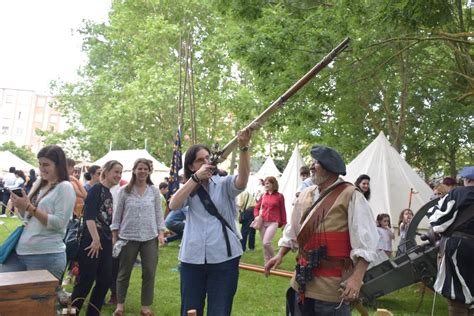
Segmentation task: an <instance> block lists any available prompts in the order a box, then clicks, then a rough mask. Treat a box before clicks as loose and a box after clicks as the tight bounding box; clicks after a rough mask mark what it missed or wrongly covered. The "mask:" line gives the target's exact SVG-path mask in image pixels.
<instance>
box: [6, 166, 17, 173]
mask: <svg viewBox="0 0 474 316" xmlns="http://www.w3.org/2000/svg"><path fill="white" fill-rule="evenodd" d="M15 171H16V168H15V167H10V169H9V170H8V172H10V173H15Z"/></svg>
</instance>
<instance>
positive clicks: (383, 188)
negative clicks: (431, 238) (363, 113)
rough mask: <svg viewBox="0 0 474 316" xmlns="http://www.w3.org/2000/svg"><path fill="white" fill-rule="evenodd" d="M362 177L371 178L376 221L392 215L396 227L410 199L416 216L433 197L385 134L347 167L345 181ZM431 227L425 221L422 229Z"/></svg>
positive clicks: (393, 224)
mask: <svg viewBox="0 0 474 316" xmlns="http://www.w3.org/2000/svg"><path fill="white" fill-rule="evenodd" d="M361 174H367V175H368V176H369V177H370V190H371V195H370V200H369V203H370V206H371V208H372V212H373V213H374V220H375V217H376V216H377V214H380V213H388V214H390V217H391V222H392V226H395V227H397V226H398V223H397V222H398V218H399V215H400V212H401V211H402V210H403V209H405V208H407V207H408V206H409V204H410V196H411V205H410V208H411V209H412V210H413V212H414V213H416V212H417V211H418V209H419V208H420V207H421V206H423V205H424V204H425V203H427V202H428V201H429V200H430V196H431V195H432V190H431V189H430V187H429V186H428V185H427V184H426V183H425V182H424V181H423V179H421V178H420V176H418V174H417V173H416V172H415V171H414V170H413V169H412V168H411V167H410V165H408V163H407V162H406V161H405V160H404V159H403V158H402V157H401V156H400V154H399V153H398V152H397V151H396V150H395V149H394V148H393V147H392V146H391V145H390V143H389V141H388V140H387V138H386V137H385V135H384V134H383V132H380V134H379V135H378V136H377V138H375V140H374V141H373V142H372V143H371V144H370V145H369V146H367V148H366V149H364V150H363V151H362V152H361V153H360V154H359V155H358V156H357V157H356V158H355V159H354V160H353V161H352V162H351V163H349V164H348V165H347V175H346V176H345V177H344V179H346V180H347V181H350V182H352V183H354V182H355V181H356V179H357V178H358V177H359V175H361ZM411 190H413V192H414V193H413V194H410V192H411ZM428 227H429V224H428V221H427V220H426V219H423V220H422V222H421V223H420V225H419V228H425V229H426V228H428Z"/></svg>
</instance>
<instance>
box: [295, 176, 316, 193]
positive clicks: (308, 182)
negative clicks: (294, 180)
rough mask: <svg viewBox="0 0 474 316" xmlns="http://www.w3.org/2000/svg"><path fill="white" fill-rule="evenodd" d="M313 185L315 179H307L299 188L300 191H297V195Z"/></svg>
mask: <svg viewBox="0 0 474 316" xmlns="http://www.w3.org/2000/svg"><path fill="white" fill-rule="evenodd" d="M312 185H313V177H309V178H307V179H305V180H304V181H303V183H301V185H300V187H299V188H298V190H296V193H300V192H303V190H304V189H306V188H309V187H310V186H312Z"/></svg>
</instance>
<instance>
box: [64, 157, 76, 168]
mask: <svg viewBox="0 0 474 316" xmlns="http://www.w3.org/2000/svg"><path fill="white" fill-rule="evenodd" d="M66 162H67V166H68V167H73V168H74V166H75V165H76V162H75V161H74V159H71V158H66Z"/></svg>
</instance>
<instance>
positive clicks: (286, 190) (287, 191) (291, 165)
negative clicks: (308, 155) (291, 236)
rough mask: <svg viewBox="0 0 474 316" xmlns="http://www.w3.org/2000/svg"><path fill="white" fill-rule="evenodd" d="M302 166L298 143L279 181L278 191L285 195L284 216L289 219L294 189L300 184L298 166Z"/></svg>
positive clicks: (293, 199) (294, 195)
mask: <svg viewBox="0 0 474 316" xmlns="http://www.w3.org/2000/svg"><path fill="white" fill-rule="evenodd" d="M302 166H304V161H303V158H302V157H301V154H300V150H299V148H298V145H296V146H295V149H294V150H293V153H292V154H291V157H290V160H289V161H288V164H287V165H286V167H285V170H284V171H283V175H282V176H281V178H280V180H279V181H278V182H279V186H280V188H279V190H278V191H280V193H282V194H283V196H284V197H285V208H286V216H287V219H288V221H289V218H290V217H291V212H292V211H293V203H294V201H295V198H296V191H297V190H298V187H299V186H300V185H301V182H302V181H301V178H300V168H301V167H302Z"/></svg>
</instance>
